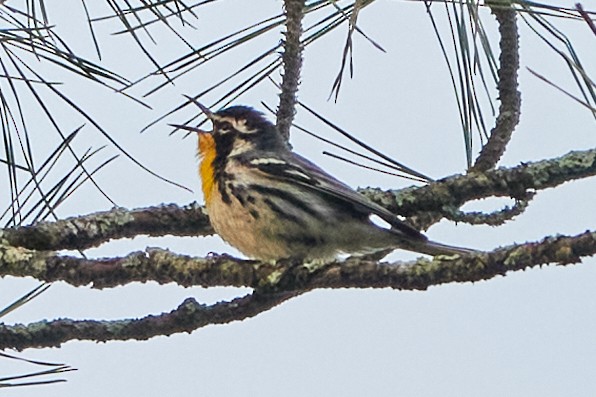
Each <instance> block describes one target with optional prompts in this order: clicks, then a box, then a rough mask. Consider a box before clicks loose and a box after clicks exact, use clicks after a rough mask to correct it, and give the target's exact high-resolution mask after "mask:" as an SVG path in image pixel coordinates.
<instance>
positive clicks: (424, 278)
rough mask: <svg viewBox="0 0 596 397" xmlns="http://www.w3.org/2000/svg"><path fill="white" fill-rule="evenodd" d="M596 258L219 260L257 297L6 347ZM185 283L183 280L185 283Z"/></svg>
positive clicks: (39, 332) (563, 244)
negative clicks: (340, 291)
mask: <svg viewBox="0 0 596 397" xmlns="http://www.w3.org/2000/svg"><path fill="white" fill-rule="evenodd" d="M595 253H596V233H594V232H586V233H583V234H580V235H577V236H573V237H566V236H558V237H548V238H546V239H544V240H543V241H541V242H536V243H526V244H523V245H516V246H511V247H507V248H502V249H499V250H496V251H494V252H491V253H478V254H476V255H468V256H464V257H460V256H455V257H445V256H438V257H435V258H433V259H432V260H426V259H419V260H418V261H416V262H410V263H392V264H389V263H378V262H376V261H373V260H367V259H362V258H351V259H348V260H347V261H345V262H343V263H339V262H333V263H329V264H326V265H320V266H315V265H313V264H290V263H281V264H278V265H261V264H258V263H255V262H247V261H242V260H237V259H233V258H230V257H226V260H225V261H224V262H218V261H212V262H211V265H212V266H214V267H216V268H217V269H215V268H212V269H209V271H208V273H209V274H212V275H216V276H214V280H212V281H213V282H214V283H216V284H217V285H231V284H233V283H238V284H239V285H248V284H250V283H251V282H253V283H256V284H255V285H254V287H255V288H257V292H255V293H253V294H252V295H247V296H244V297H241V298H237V299H234V300H232V301H230V302H219V303H216V304H214V305H211V306H206V305H201V304H198V303H197V302H196V301H194V300H193V299H188V300H186V301H185V302H184V303H183V304H182V305H181V306H180V307H178V309H176V310H174V311H172V312H170V313H166V314H162V315H159V316H147V317H145V318H142V319H125V320H114V321H94V320H80V321H76V320H69V319H61V320H55V321H41V322H37V323H33V324H29V325H13V326H7V325H0V349H4V348H15V349H19V350H20V349H24V348H27V347H47V346H59V345H60V344H61V343H63V342H66V341H68V340H74V339H77V340H95V341H107V340H125V339H140V340H145V339H148V338H150V337H152V336H157V335H171V334H173V333H179V332H191V331H193V330H195V329H197V328H200V327H204V326H206V325H208V324H223V323H228V322H231V321H236V320H242V319H245V318H247V317H251V316H254V315H256V314H258V313H260V312H263V311H266V310H269V309H271V308H272V307H274V306H276V305H278V304H279V303H281V302H282V301H284V300H287V299H289V298H292V297H294V296H297V295H299V294H301V293H303V292H306V291H308V290H311V289H314V288H345V287H351V288H354V287H356V288H370V287H375V288H384V287H390V288H395V289H410V290H414V289H415V290H424V289H426V288H428V287H429V286H431V285H439V284H443V283H449V282H465V281H477V280H486V279H489V278H492V277H495V276H497V275H503V274H505V273H506V272H508V271H514V270H522V269H527V268H531V267H534V266H539V265H543V264H548V263H558V264H561V265H564V264H570V263H577V262H580V261H581V258H582V257H586V256H590V255H594V254H595ZM5 255H6V252H5V253H4V255H0V260H2V258H3V257H4V256H5ZM199 260H201V259H199ZM186 265H187V264H184V266H186ZM235 268H236V270H234V269H235ZM250 268H252V269H253V272H252V273H251V272H250V271H248V269H250ZM71 270H72V269H71ZM112 270H113V269H112ZM202 272H203V270H201V271H200V273H201V274H198V275H196V276H197V277H199V278H201V277H203V275H202ZM67 273H68V272H65V273H64V274H67ZM188 273H193V271H192V270H191V271H190V272H188ZM256 273H259V277H258V279H255V274H256ZM178 274H182V272H179V273H178ZM185 277H186V276H185ZM243 278H245V279H244V280H243ZM185 280H186V279H184V280H180V281H179V282H180V283H181V284H182V283H184V282H185Z"/></svg>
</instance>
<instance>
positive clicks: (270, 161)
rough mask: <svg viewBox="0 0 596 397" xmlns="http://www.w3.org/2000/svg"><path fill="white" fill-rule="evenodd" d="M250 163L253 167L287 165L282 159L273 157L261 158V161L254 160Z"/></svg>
mask: <svg viewBox="0 0 596 397" xmlns="http://www.w3.org/2000/svg"><path fill="white" fill-rule="evenodd" d="M250 163H251V164H253V165H262V164H287V163H286V162H285V161H283V160H280V159H276V158H273V157H270V158H266V157H263V158H259V159H254V160H250Z"/></svg>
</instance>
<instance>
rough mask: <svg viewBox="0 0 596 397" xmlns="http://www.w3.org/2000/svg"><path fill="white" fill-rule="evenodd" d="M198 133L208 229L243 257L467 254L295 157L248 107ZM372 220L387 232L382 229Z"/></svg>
mask: <svg viewBox="0 0 596 397" xmlns="http://www.w3.org/2000/svg"><path fill="white" fill-rule="evenodd" d="M189 99H190V100H192V101H193V102H194V103H195V104H197V105H198V106H199V107H200V108H201V110H202V111H203V113H204V114H205V115H206V116H207V118H208V119H209V120H210V121H211V122H212V124H213V128H212V130H211V131H207V130H203V129H200V128H198V127H191V126H183V125H173V126H174V127H178V128H183V129H185V130H190V131H194V132H196V133H197V134H198V150H197V154H198V157H199V159H200V165H199V174H200V178H201V182H202V191H203V196H204V199H205V206H206V209H207V212H208V214H209V219H210V222H211V225H212V226H213V228H214V230H215V231H216V232H217V234H218V235H219V236H221V238H222V239H223V240H224V241H226V242H227V243H229V244H230V245H231V246H233V247H235V248H236V249H238V250H239V251H240V252H241V253H243V254H244V255H246V256H247V257H249V258H252V259H257V260H262V261H279V260H282V259H299V260H304V261H326V260H333V259H335V258H338V257H339V256H340V255H344V254H348V255H370V254H373V253H375V252H382V251H388V250H394V249H404V250H408V251H414V252H417V253H422V254H428V255H432V256H436V255H467V254H470V253H471V252H474V251H473V250H470V249H467V248H460V247H454V246H449V245H445V244H441V243H438V242H434V241H431V240H429V239H428V238H427V237H426V236H424V235H423V234H422V233H420V232H419V231H418V230H416V229H415V228H413V227H412V226H410V225H408V224H407V223H405V222H403V221H402V220H400V219H399V218H398V217H397V216H396V215H395V214H393V213H391V212H390V211H389V210H387V209H386V208H384V207H382V206H380V205H378V204H376V203H374V202H373V201H371V200H370V199H369V198H367V197H366V196H364V195H362V194H361V193H359V192H357V191H356V190H354V189H352V188H351V187H350V186H348V185H346V184H345V183H343V182H341V181H339V180H338V179H336V178H335V177H333V176H331V175H330V174H328V173H327V172H325V171H324V170H323V169H321V168H320V167H318V166H317V165H315V164H314V163H312V162H311V161H309V160H307V159H306V158H304V157H302V156H301V155H299V154H297V153H295V152H293V151H292V149H291V148H290V146H289V144H288V143H287V142H286V140H285V139H284V138H283V137H282V136H281V134H280V133H279V131H278V130H277V128H276V126H275V125H274V124H273V123H272V122H270V121H269V120H268V119H267V118H266V117H265V116H264V114H263V113H261V112H259V111H257V110H255V109H254V108H252V107H249V106H231V107H228V108H225V109H223V110H220V111H217V112H211V111H210V110H209V109H208V108H206V107H205V106H203V105H202V104H200V103H199V102H198V101H196V100H194V99H193V98H190V97H189ZM375 216H376V217H378V218H380V219H382V220H383V221H385V222H387V224H388V225H390V227H382V226H379V225H378V224H377V223H378V222H377V223H375V222H374V220H373V219H372V218H374V217H375Z"/></svg>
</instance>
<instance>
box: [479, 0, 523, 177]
mask: <svg viewBox="0 0 596 397" xmlns="http://www.w3.org/2000/svg"><path fill="white" fill-rule="evenodd" d="M501 3H502V4H501ZM505 4H507V3H505V2H495V5H494V6H492V12H493V14H494V15H495V17H496V19H497V22H498V23H499V34H500V36H501V40H500V41H499V48H500V51H501V55H500V57H499V71H498V76H499V82H498V84H497V89H498V91H499V100H500V101H501V106H500V107H499V115H498V116H497V121H496V123H495V126H494V127H493V129H492V130H491V133H490V137H489V139H488V141H487V142H486V144H485V145H484V147H483V148H482V151H481V152H480V155H479V156H478V158H477V159H476V162H475V164H474V165H473V166H472V168H471V170H472V171H477V172H482V171H486V170H489V169H491V168H493V167H494V166H495V165H496V164H497V163H498V162H499V160H500V158H501V156H502V155H503V153H505V149H506V148H507V144H508V143H509V140H510V139H511V135H512V134H513V130H514V129H515V127H516V126H517V124H518V123H519V117H520V107H521V94H520V92H519V91H518V90H517V87H518V81H517V74H518V70H519V35H518V29H517V21H516V19H517V18H516V12H517V11H516V10H515V8H513V6H511V5H509V6H505Z"/></svg>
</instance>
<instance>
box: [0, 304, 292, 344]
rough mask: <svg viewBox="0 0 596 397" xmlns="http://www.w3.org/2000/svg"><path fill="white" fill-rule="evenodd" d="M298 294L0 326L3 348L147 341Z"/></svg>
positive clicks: (224, 320)
mask: <svg viewBox="0 0 596 397" xmlns="http://www.w3.org/2000/svg"><path fill="white" fill-rule="evenodd" d="M293 296H295V294H294V293H285V294H271V295H267V296H263V295H259V294H251V295H246V296H243V297H241V298H236V299H234V300H232V301H230V302H218V303H215V304H213V305H209V306H207V305H202V304H199V303H197V301H195V300H194V299H192V298H189V299H186V300H185V301H184V302H183V303H182V304H181V305H180V306H179V307H178V308H177V309H175V310H173V311H171V312H169V313H163V314H160V315H157V316H147V317H144V318H141V319H124V320H113V321H95V320H71V319H59V320H54V321H39V322H37V323H32V324H29V325H21V324H17V325H12V326H8V325H0V349H7V348H11V349H17V350H23V349H26V348H30V347H36V348H40V347H57V346H60V345H61V344H62V343H64V342H67V341H69V340H93V341H97V342H105V341H108V340H127V339H136V340H146V339H149V338H151V337H154V336H159V335H172V334H175V333H180V332H188V333H190V332H192V331H194V330H196V329H198V328H201V327H204V326H206V325H209V324H225V323H229V322H231V321H239V320H243V319H245V318H248V317H253V316H256V315H257V314H259V313H261V312H263V311H267V310H269V309H271V308H272V307H274V306H277V305H278V304H280V303H281V302H283V301H284V300H286V299H289V298H291V297H293Z"/></svg>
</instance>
